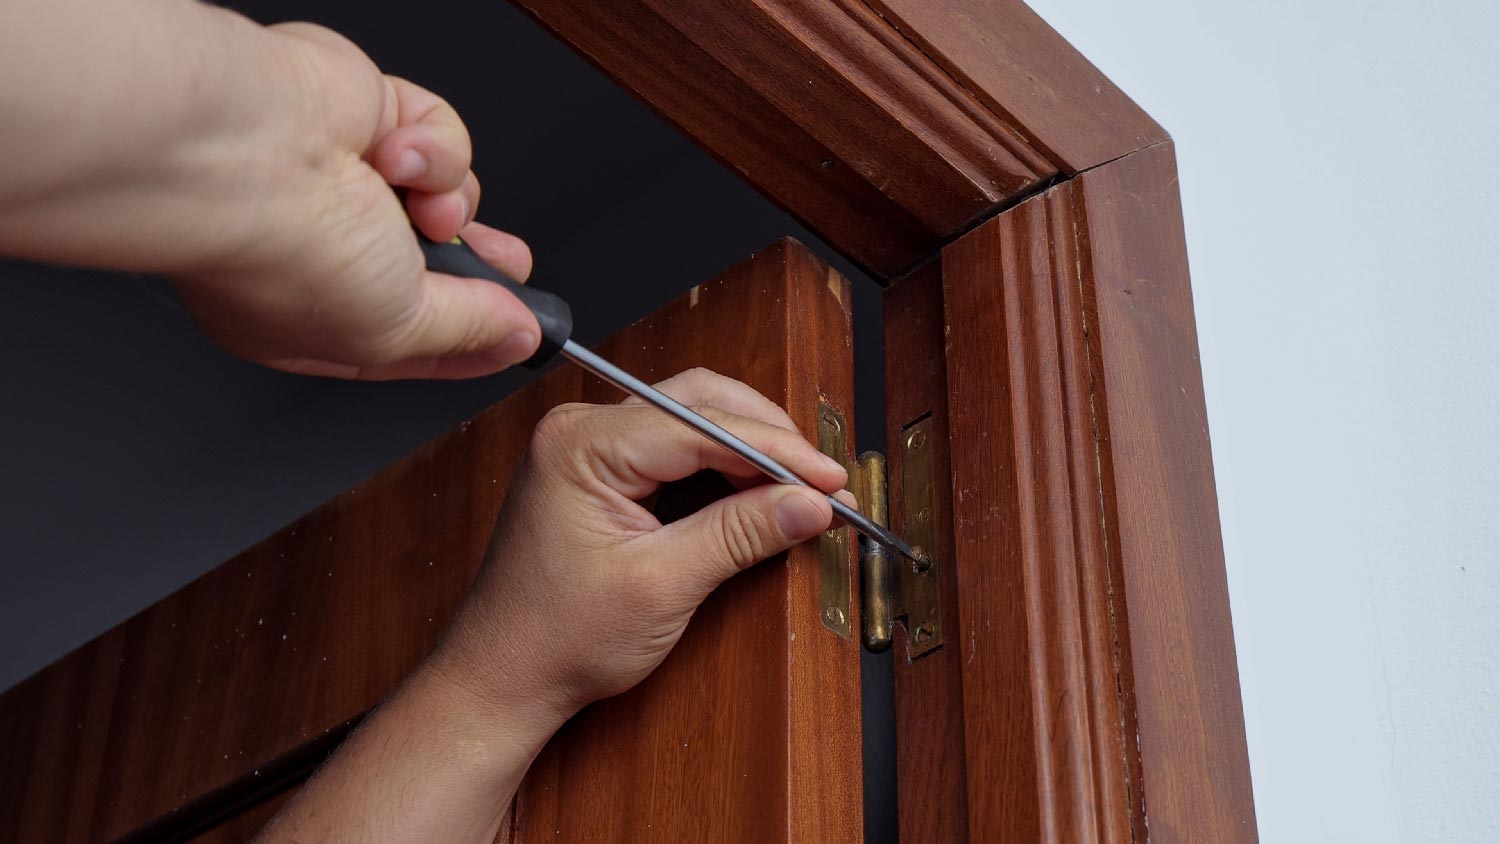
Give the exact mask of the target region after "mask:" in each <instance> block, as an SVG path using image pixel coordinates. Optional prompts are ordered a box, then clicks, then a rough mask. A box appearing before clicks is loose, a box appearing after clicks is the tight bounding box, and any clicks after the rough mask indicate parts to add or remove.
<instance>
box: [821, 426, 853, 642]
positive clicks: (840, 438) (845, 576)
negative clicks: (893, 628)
mask: <svg viewBox="0 0 1500 844" xmlns="http://www.w3.org/2000/svg"><path fill="white" fill-rule="evenodd" d="M818 450H819V451H821V452H823V453H824V454H826V455H828V456H829V457H832V458H833V459H834V460H837V461H838V462H840V463H842V464H844V468H846V469H848V468H850V466H849V426H848V425H847V424H845V422H844V414H843V413H840V412H839V410H838V408H836V407H834V406H833V405H831V404H829V403H828V402H827V401H826V400H823V399H819V401H818ZM850 476H851V477H852V476H853V472H851V473H850ZM853 541H854V540H853V529H852V528H849V527H845V526H843V525H839V526H838V527H834V528H830V529H829V530H826V531H823V534H822V535H821V536H819V537H818V573H819V589H818V602H819V606H818V614H819V616H821V617H822V619H823V626H824V627H827V628H828V629H829V630H832V631H833V632H835V633H837V634H838V635H839V636H841V637H843V638H845V639H848V638H850V637H851V636H852V635H853V633H852V630H853V621H852V620H851V619H850V607H849V591H850V574H849V568H850V563H851V561H852V558H851V557H850V555H849V554H850V552H849V549H850V548H851V547H853V546H852V544H851V543H852V542H853Z"/></svg>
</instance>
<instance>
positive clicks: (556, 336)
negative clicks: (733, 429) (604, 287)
mask: <svg viewBox="0 0 1500 844" xmlns="http://www.w3.org/2000/svg"><path fill="white" fill-rule="evenodd" d="M417 239H418V240H419V241H420V242H421V244H422V251H423V253H424V254H425V255H426V257H427V268H428V269H430V270H433V271H435V272H441V273H448V274H449V275H457V276H467V277H469V278H483V279H488V280H490V281H494V282H497V283H499V284H501V285H503V286H504V287H505V288H506V289H507V290H509V291H510V292H511V293H513V294H515V296H516V298H518V299H520V300H521V302H522V303H523V304H525V305H526V306H527V307H528V308H530V309H531V312H532V313H533V314H535V315H536V318H537V323H538V324H539V325H540V326H541V328H542V345H541V348H539V349H537V353H536V354H535V355H533V356H532V357H531V359H530V360H528V361H526V362H525V364H524V366H526V367H528V368H531V369H537V368H539V367H541V366H542V365H544V364H546V363H547V362H548V361H550V360H551V359H552V358H553V357H555V356H556V355H558V354H561V355H562V356H563V357H565V358H567V359H568V360H571V361H573V362H574V363H576V364H578V365H579V366H581V367H583V368H584V369H587V370H588V371H589V372H592V373H593V374H595V375H597V376H599V377H600V378H602V379H604V380H605V381H608V382H609V383H611V384H613V385H615V386H616V387H619V388H620V389H621V390H624V391H625V392H627V393H629V394H631V395H633V396H635V397H637V398H639V399H641V400H642V401H644V402H647V403H648V404H651V405H653V406H655V407H656V408H658V409H660V410H661V411H663V412H664V413H666V414H668V415H669V416H671V417H672V418H674V419H676V420H678V421H679V422H681V423H682V424H684V425H687V426H688V427H689V428H692V429H693V430H695V431H697V432H698V433H700V434H702V435H703V436H705V437H708V438H709V439H710V440H713V441H714V442H716V443H718V444H719V445H720V446H723V447H724V448H726V449H728V450H729V451H731V452H733V453H734V454H736V455H738V456H740V457H741V458H743V459H744V460H745V461H746V462H747V463H749V464H750V465H751V466H754V467H755V468H757V469H759V470H761V471H762V472H765V473H766V474H767V475H769V476H770V477H771V478H772V479H773V480H776V481H778V482H780V483H784V484H796V485H797V486H805V487H808V488H809V489H811V488H812V485H811V484H809V483H808V482H807V481H804V480H803V479H802V478H800V477H798V476H797V474H796V473H794V472H793V471H792V470H790V469H788V468H786V467H785V466H783V465H781V464H780V463H778V462H776V461H775V460H773V459H772V458H771V457H770V456H769V455H767V454H765V453H763V452H761V451H759V450H757V449H756V448H754V447H753V446H751V445H750V444H749V443H747V442H745V441H744V440H742V439H740V438H739V437H736V436H735V435H734V434H731V433H729V432H728V431H726V430H724V429H723V428H721V427H719V426H718V425H715V424H714V423H713V422H710V421H709V420H707V419H704V418H703V417H702V416H700V415H698V414H696V413H694V412H693V411H691V410H689V409H688V408H686V407H684V406H683V405H682V404H681V403H680V402H678V401H676V400H675V399H673V398H672V397H671V396H668V395H666V394H665V393H663V392H662V391H660V390H658V389H656V388H655V387H652V386H651V385H650V384H647V383H646V382H644V381H642V380H640V379H639V378H636V377H635V376H633V375H631V374H630V373H628V372H626V371H625V370H623V369H621V368H619V367H618V366H615V365H614V364H612V363H610V362H609V361H607V360H605V359H604V358H601V357H599V356H598V355H596V354H594V353H593V352H591V351H589V350H588V349H585V348H584V347H582V346H580V345H578V344H577V343H575V342H573V341H572V340H571V339H569V335H570V334H572V333H573V312H572V309H570V308H569V307H568V303H567V302H564V301H563V300H562V299H560V298H558V297H557V296H555V295H553V294H551V293H548V292H546V291H544V290H538V289H537V288H535V287H530V286H527V285H524V284H521V283H519V282H517V281H515V280H514V279H510V278H507V277H506V276H505V275H504V274H503V273H500V272H499V271H497V270H496V269H495V268H494V267H491V266H490V265H489V264H486V263H485V262H484V261H483V260H481V259H480V257H479V256H478V255H476V254H474V250H472V249H470V248H469V247H468V245H466V244H464V243H463V242H461V241H458V240H457V239H456V238H455V239H454V242H450V243H434V242H432V241H431V240H428V239H427V238H424V237H422V236H421V235H420V234H418V235H417ZM827 497H828V503H829V504H830V505H832V507H833V512H834V513H835V514H836V515H837V516H838V517H839V518H840V519H843V520H844V522H845V523H846V524H848V525H849V526H850V527H852V528H854V529H855V530H857V531H859V532H860V533H862V534H864V535H865V536H867V537H869V538H870V539H872V540H874V541H875V542H879V543H880V544H881V545H884V546H886V547H888V548H890V549H892V550H894V551H895V552H896V553H898V554H900V555H901V556H903V557H906V558H907V559H909V560H914V561H915V560H918V559H919V555H918V554H917V552H916V551H915V550H913V549H912V547H911V545H909V544H907V543H906V542H905V541H904V540H902V539H901V538H900V537H898V536H896V535H895V534H893V533H891V532H890V531H888V530H886V529H885V528H883V527H881V526H880V525H877V524H875V523H874V522H872V521H870V520H869V519H867V518H865V517H864V516H863V515H861V514H860V513H859V511H857V510H855V509H853V508H852V507H850V506H849V505H847V504H845V503H844V502H842V501H840V500H838V499H837V498H834V497H833V496H832V495H829V496H827Z"/></svg>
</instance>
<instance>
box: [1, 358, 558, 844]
mask: <svg viewBox="0 0 1500 844" xmlns="http://www.w3.org/2000/svg"><path fill="white" fill-rule="evenodd" d="M579 383H580V379H579V377H578V376H577V374H576V373H569V372H566V371H564V372H560V373H558V374H557V375H555V376H553V377H551V378H549V379H547V380H546V381H544V382H542V383H541V384H538V385H536V386H533V387H532V388H530V389H528V390H526V391H524V392H522V393H520V394H517V395H516V396H514V397H512V398H510V399H507V400H506V401H504V402H502V403H500V404H499V405H497V406H495V407H494V408H492V409H490V410H489V411H487V412H486V413H484V414H482V415H480V416H479V417H477V418H475V419H474V420H472V421H471V422H467V423H464V424H463V425H462V426H460V427H459V429H457V430H455V431H452V432H450V433H449V434H448V435H446V436H444V437H443V438H441V439H439V440H438V441H436V442H434V443H433V444H431V445H429V446H427V447H425V448H423V449H422V450H420V451H418V452H416V453H415V454H413V455H411V456H410V457H408V458H406V459H404V460H402V461H401V462H399V463H397V464H396V465H395V466H393V467H391V468H390V469H388V470H386V471H384V472H382V473H380V474H379V475H377V476H376V477H374V478H372V479H371V480H369V481H367V482H365V483H363V484H361V485H359V486H358V487H356V488H354V489H352V490H350V491H349V492H347V493H345V494H343V495H340V496H339V497H337V498H336V499H334V500H332V501H330V502H328V503H326V504H324V505H323V506H322V507H319V508H318V509H317V510H315V511H313V512H312V513H309V514H308V515H306V516H304V517H303V518H301V519H299V520H297V521H296V522H294V523H292V524H291V525H289V526H288V527H286V528H285V529H283V530H281V531H279V532H278V533H276V534H275V535H273V536H271V537H269V538H267V539H265V540H264V541H262V542H260V543H259V544H257V545H256V546H254V547H253V548H251V549H249V550H248V551H246V552H244V553H243V554H240V555H239V556H237V557H235V558H234V559H232V560H230V561H228V562H226V563H224V564H223V565H221V566H219V567H218V568H216V569H214V570H213V571H212V572H210V573H208V574H206V575H204V576H203V577H200V578H199V579H197V580H195V581H193V582H192V583H190V584H188V585H187V586H185V587H183V588H182V589H181V590H179V591H177V592H176V593H174V594H172V595H171V596H169V597H167V598H165V599H163V600H162V601H160V602H158V603H157V604H155V605H153V606H151V607H149V608H147V609H146V610H144V611H143V612H141V613H140V614H138V615H136V616H134V617H133V618H131V619H129V620H128V621H126V622H124V623H123V624H121V625H120V626H118V627H116V628H114V629H112V630H110V631H109V632H107V633H105V634H104V635H102V636H100V637H99V638H97V639H95V640H93V641H92V642H89V643H88V644H86V645H84V646H83V647H81V648H79V649H78V650H76V651H74V652H73V653H71V654H69V655H68V656H66V657H64V658H63V659H61V660H59V661H58V662H56V663H54V664H52V665H51V666H49V667H48V668H46V669H44V670H43V671H41V672H39V673H38V674H36V675H34V676H33V677H31V678H29V679H28V680H26V681H25V682H23V683H22V684H21V685H19V686H17V687H16V688H14V689H12V690H11V691H9V692H7V693H6V694H5V695H4V696H3V697H0V745H3V746H4V747H6V748H7V750H8V753H7V755H6V760H5V762H4V764H3V765H0V840H3V841H56V842H71V841H103V840H113V839H116V838H119V837H122V836H125V835H128V834H130V833H132V832H134V831H136V830H139V829H143V828H147V827H148V826H149V827H151V828H152V829H159V828H160V827H159V826H156V825H154V824H155V822H158V821H161V820H163V819H166V818H167V816H168V815H171V814H174V813H179V814H180V812H179V810H183V811H186V812H188V813H189V814H195V813H197V812H200V811H202V812H210V813H211V812H212V811H213V808H212V806H210V805H206V804H216V803H218V802H220V801H221V800H231V799H237V798H235V797H234V795H237V794H238V793H242V792H246V791H253V790H256V789H258V788H259V784H258V780H259V779H260V778H261V777H262V776H263V775H264V776H269V775H270V772H271V771H272V770H274V769H276V768H278V767H279V765H280V764H281V760H283V759H285V758H287V757H289V756H293V755H295V754H297V753H298V751H299V749H300V748H302V747H304V746H306V745H308V744H309V743H314V742H316V741H317V740H318V738H319V736H321V735H322V734H324V733H325V732H328V731H330V730H335V729H337V728H339V727H340V726H341V725H343V724H345V723H346V722H347V721H349V720H350V719H352V718H355V717H357V716H359V715H360V714H362V713H363V712H365V711H366V710H367V709H369V708H370V707H371V706H373V705H374V704H375V703H377V702H378V701H379V700H380V699H381V698H383V697H384V696H385V695H386V694H387V693H389V692H390V691H391V689H393V688H394V687H395V686H396V684H397V683H398V682H399V681H400V680H401V678H402V677H403V676H404V675H405V674H406V673H407V671H408V670H410V668H411V667H412V666H413V665H415V664H416V662H417V661H418V660H419V659H420V658H421V657H422V656H423V655H424V654H425V653H426V652H427V650H428V649H429V648H430V647H431V645H432V644H433V642H434V641H435V640H436V637H437V635H438V634H439V632H440V631H441V630H442V628H443V625H444V623H445V621H446V620H447V618H448V616H449V614H450V613H451V611H452V610H453V608H454V606H455V605H456V604H457V601H458V599H459V597H460V596H461V595H462V594H463V591H464V589H465V588H466V587H467V585H468V583H469V581H470V580H471V579H472V577H473V574H474V572H475V571H476V570H477V566H478V563H479V560H480V555H481V553H482V551H483V549H484V545H485V543H486V540H487V538H488V535H489V531H490V527H491V525H493V523H494V518H495V514H496V512H497V510H498V508H499V504H500V499H501V496H502V493H503V490H504V488H505V482H506V479H507V477H508V476H509V473H510V470H511V467H512V465H513V464H514V462H515V460H516V459H517V458H518V456H519V455H520V453H521V451H522V449H523V448H524V446H525V444H526V442H527V440H528V439H529V436H530V429H531V428H532V426H533V425H534V424H535V421H536V420H537V419H538V418H540V416H541V414H542V413H544V412H545V411H546V410H547V409H548V408H550V407H551V406H552V405H554V404H556V403H558V402H560V401H565V400H569V399H572V398H574V397H576V395H577V393H578V389H579V386H578V385H579ZM204 801H206V804H205V802H204ZM185 822H186V821H185ZM168 825H169V826H170V824H168Z"/></svg>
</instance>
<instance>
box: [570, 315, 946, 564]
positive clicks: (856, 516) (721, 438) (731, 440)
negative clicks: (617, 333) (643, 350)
mask: <svg viewBox="0 0 1500 844" xmlns="http://www.w3.org/2000/svg"><path fill="white" fill-rule="evenodd" d="M562 354H563V357H566V358H567V359H568V360H571V361H573V362H574V363H576V364H578V365H579V366H581V367H583V368H584V369H587V370H588V371H589V372H592V373H594V374H595V375H597V376H599V377H600V378H603V379H604V380H605V381H608V382H609V383H611V384H613V385H615V386H616V387H619V388H620V389H622V390H624V391H625V392H627V393H629V394H631V395H633V396H635V397H636V398H639V399H640V400H642V401H644V402H647V403H648V404H652V405H654V406H656V407H657V408H659V409H660V410H662V411H663V412H665V413H667V414H668V415H670V416H672V417H673V418H674V419H676V420H677V421H679V422H681V423H682V424H684V425H686V426H688V427H689V428H692V429H693V430H695V431H697V432H698V433H700V434H702V435H703V436H705V437H708V438H709V439H710V440H713V441H714V442H716V443H718V444H719V445H721V446H723V447H724V448H726V449H728V450H729V451H731V452H733V453H734V454H737V455H739V456H740V457H741V458H744V460H745V461H746V462H747V463H749V464H750V465H751V466H754V467H755V468H757V469H759V470H761V471H762V472H765V473H766V474H767V475H769V476H770V477H771V478H772V479H774V480H776V481H779V482H781V483H784V484H796V485H797V486H805V487H807V488H809V489H812V488H813V486H812V484H810V483H808V482H807V481H804V480H802V478H801V477H799V476H798V475H797V473H795V472H793V471H792V470H791V469H788V468H787V467H785V466H783V465H781V464H780V463H778V462H776V461H775V460H773V459H772V458H771V457H770V456H768V455H766V454H764V453H763V452H761V451H760V450H758V449H756V448H755V447H754V446H751V445H750V444H749V443H747V442H745V441H744V440H742V439H740V438H739V437H736V436H735V435H734V434H731V433H729V432H728V431H726V430H724V429H723V428H721V427H719V426H718V425H715V424H714V423H712V422H710V421H708V420H707V419H704V418H703V417H702V416H699V415H698V414H696V413H694V412H693V411H691V410H689V409H688V408H686V407H684V406H683V405H682V404H681V403H680V402H678V401H677V400H676V399H673V398H672V397H671V396H669V395H667V394H665V393H663V392H662V391H661V390H658V389H656V388H655V387H653V386H651V385H650V384H647V383H646V382H644V381H642V380H640V379H639V378H636V377H635V376H634V375H631V374H630V373H629V372H626V371H625V370H623V369H621V368H619V367H618V366H615V365H614V364H612V363H610V362H609V361H607V360H605V359H604V358H601V357H599V356H598V355H596V354H594V353H593V352H591V351H589V350H588V349H585V348H584V347H582V346H580V345H578V344H577V343H575V342H573V341H572V340H568V341H567V342H565V343H563V347H562ZM825 495H826V493H825ZM827 498H828V503H829V504H830V505H832V507H833V512H834V514H835V515H837V516H838V517H839V518H840V519H843V520H844V522H845V523H846V524H848V525H849V526H850V527H852V528H854V529H855V530H857V531H859V532H860V533H862V534H864V535H865V536H867V537H869V538H870V539H871V540H873V541H875V542H879V543H880V544H881V545H884V546H886V547H887V548H890V549H891V550H893V551H895V552H896V553H898V554H900V555H901V556H903V557H906V558H907V559H909V560H913V561H917V560H919V559H920V556H919V555H918V554H917V552H916V551H915V550H913V548H912V547H911V546H910V545H908V544H907V543H906V542H905V541H903V540H902V539H901V538H900V537H898V536H896V535H895V534H894V533H891V532H890V531H888V530H886V529H885V528H883V527H881V526H880V525H877V524H875V523H874V522H872V521H870V520H869V519H867V518H865V517H864V516H863V515H861V514H860V513H859V511H858V510H855V509H854V508H852V507H850V506H849V505H847V504H845V503H844V502H842V501H840V500H838V499H837V498H834V497H833V496H832V495H828V496H827Z"/></svg>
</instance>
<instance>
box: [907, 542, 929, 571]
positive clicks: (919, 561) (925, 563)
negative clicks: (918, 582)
mask: <svg viewBox="0 0 1500 844" xmlns="http://www.w3.org/2000/svg"><path fill="white" fill-rule="evenodd" d="M911 550H912V553H914V554H916V555H917V558H916V559H915V560H912V561H911V570H912V571H914V572H916V573H917V574H922V573H923V572H925V571H927V570H928V569H930V568H932V558H931V557H929V556H927V550H926V549H925V548H923V547H922V546H920V545H913V546H912V547H911Z"/></svg>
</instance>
